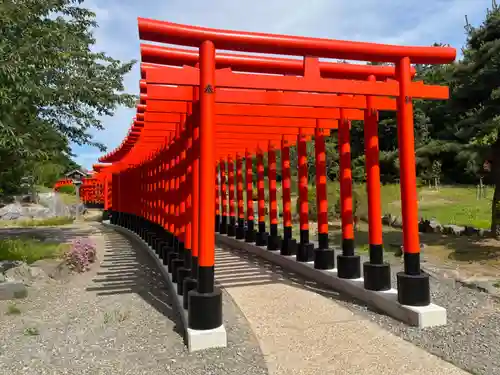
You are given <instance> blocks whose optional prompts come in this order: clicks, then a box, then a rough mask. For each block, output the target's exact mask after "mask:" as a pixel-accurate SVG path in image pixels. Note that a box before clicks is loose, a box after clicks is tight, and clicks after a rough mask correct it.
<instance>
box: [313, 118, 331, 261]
mask: <svg viewBox="0 0 500 375" xmlns="http://www.w3.org/2000/svg"><path fill="white" fill-rule="evenodd" d="M314 156H315V162H316V210H317V212H318V248H317V249H316V251H315V252H314V268H316V269H321V270H328V269H333V268H334V267H335V253H334V251H333V250H331V249H329V244H328V195H327V186H326V183H327V178H326V149H325V137H324V136H323V129H321V123H320V120H316V129H315V131H314Z"/></svg>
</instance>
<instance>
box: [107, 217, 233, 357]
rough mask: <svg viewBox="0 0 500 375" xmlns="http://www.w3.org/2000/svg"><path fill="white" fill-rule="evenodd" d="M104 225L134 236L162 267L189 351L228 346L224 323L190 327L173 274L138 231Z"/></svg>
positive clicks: (108, 224) (160, 267) (159, 266)
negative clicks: (195, 327)
mask: <svg viewBox="0 0 500 375" xmlns="http://www.w3.org/2000/svg"><path fill="white" fill-rule="evenodd" d="M102 223H103V225H104V226H106V227H110V228H113V229H114V230H116V231H117V232H120V233H122V234H124V235H126V236H129V237H132V238H134V239H135V240H137V242H139V243H140V244H141V246H142V247H143V248H144V249H145V250H146V251H147V252H148V253H149V255H150V256H151V257H152V258H153V259H154V260H155V261H156V264H157V266H158V268H159V269H160V271H161V273H162V275H163V277H164V278H165V280H166V282H167V285H168V287H169V291H170V293H171V295H172V296H175V298H173V303H174V304H175V308H176V309H177V311H178V312H179V313H180V316H181V320H182V325H183V328H184V334H185V339H186V344H187V347H188V351H189V352H194V351H198V350H204V349H210V348H223V347H226V346H227V334H226V328H225V327H224V325H221V326H220V327H217V328H215V329H210V330H203V331H200V330H196V329H191V328H189V327H188V312H187V310H185V309H184V307H183V298H182V296H179V295H178V294H177V284H176V283H174V282H172V275H170V273H169V272H168V268H167V266H165V265H164V264H163V261H162V260H161V259H160V257H159V256H158V255H157V254H156V252H155V251H154V250H153V249H152V248H151V247H150V246H149V245H148V243H147V242H146V241H144V240H143V239H142V238H141V237H139V236H138V235H137V234H136V233H134V232H132V231H130V230H128V229H126V228H123V227H121V226H118V225H114V224H111V223H110V222H109V220H107V221H103V222H102Z"/></svg>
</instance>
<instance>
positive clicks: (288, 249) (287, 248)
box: [280, 238, 297, 256]
mask: <svg viewBox="0 0 500 375" xmlns="http://www.w3.org/2000/svg"><path fill="white" fill-rule="evenodd" d="M280 254H281V255H287V256H288V255H295V254H297V241H296V240H294V239H293V238H286V239H284V240H283V241H282V242H281V251H280Z"/></svg>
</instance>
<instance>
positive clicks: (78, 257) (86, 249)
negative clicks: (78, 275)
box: [65, 238, 96, 272]
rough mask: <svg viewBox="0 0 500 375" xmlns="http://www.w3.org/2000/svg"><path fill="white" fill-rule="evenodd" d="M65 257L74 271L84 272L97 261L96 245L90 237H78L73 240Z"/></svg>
mask: <svg viewBox="0 0 500 375" xmlns="http://www.w3.org/2000/svg"><path fill="white" fill-rule="evenodd" d="M65 259H66V262H67V263H68V265H69V267H70V268H71V269H72V270H73V271H76V272H84V271H86V270H88V269H89V266H90V264H91V263H94V262H95V261H96V246H95V244H94V242H93V241H92V240H91V239H90V238H77V239H75V240H73V241H71V244H70V248H69V250H68V251H67V252H66V254H65Z"/></svg>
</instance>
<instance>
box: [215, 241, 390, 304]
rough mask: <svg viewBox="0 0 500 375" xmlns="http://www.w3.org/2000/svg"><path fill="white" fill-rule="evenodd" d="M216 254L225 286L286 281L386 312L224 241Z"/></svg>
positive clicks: (217, 272) (217, 271)
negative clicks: (227, 244) (234, 247)
mask: <svg viewBox="0 0 500 375" xmlns="http://www.w3.org/2000/svg"><path fill="white" fill-rule="evenodd" d="M215 257H216V261H215V278H216V282H217V283H218V285H219V286H221V287H223V288H235V287H245V286H256V285H268V284H275V283H285V284H288V285H291V286H293V287H296V288H303V289H306V290H309V291H311V292H314V293H317V294H320V295H322V296H323V297H326V298H330V299H333V300H335V301H342V302H348V303H351V304H356V305H358V306H360V307H363V309H366V310H369V311H373V312H376V313H378V314H385V313H384V312H381V311H379V310H377V309H374V308H373V307H372V306H369V305H367V304H366V303H365V302H363V301H360V300H357V299H355V298H353V297H350V296H346V295H343V294H340V293H339V292H337V291H334V290H332V289H330V288H328V287H325V286H323V285H321V284H319V283H317V282H315V281H312V280H308V279H306V278H304V277H302V276H300V275H298V274H296V273H294V272H291V271H287V270H285V269H283V268H282V267H280V266H278V265H276V264H274V263H271V262H269V261H267V260H265V259H262V258H260V257H259V256H257V255H255V254H252V253H248V252H246V251H243V250H237V249H233V248H231V247H229V246H226V245H223V246H220V247H219V248H217V249H216V255H215Z"/></svg>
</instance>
